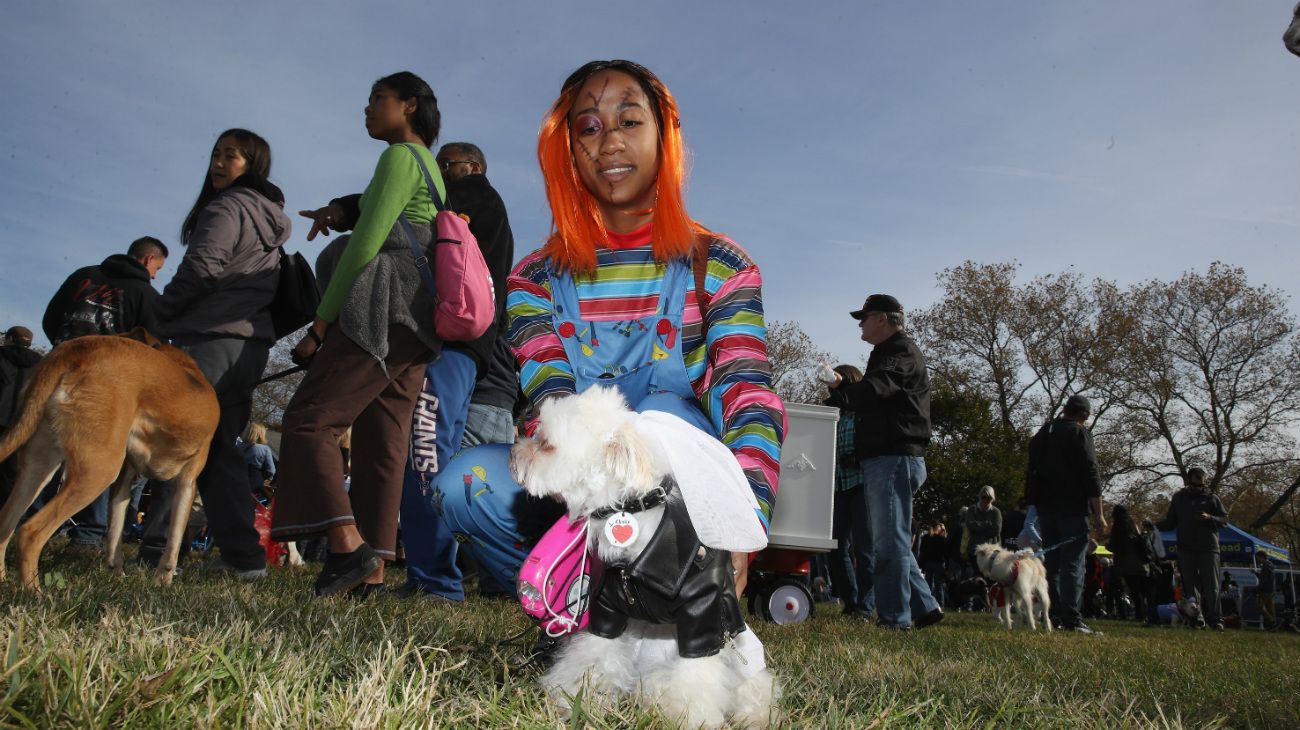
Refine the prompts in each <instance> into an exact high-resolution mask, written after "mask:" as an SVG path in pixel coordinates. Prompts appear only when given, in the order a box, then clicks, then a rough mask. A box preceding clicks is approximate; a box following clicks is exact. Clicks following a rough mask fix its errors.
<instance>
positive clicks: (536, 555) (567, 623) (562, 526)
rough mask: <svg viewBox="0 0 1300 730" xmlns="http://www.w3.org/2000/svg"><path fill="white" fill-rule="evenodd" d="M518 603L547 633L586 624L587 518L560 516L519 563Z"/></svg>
mask: <svg viewBox="0 0 1300 730" xmlns="http://www.w3.org/2000/svg"><path fill="white" fill-rule="evenodd" d="M517 587H518V589H519V603H520V605H522V606H523V607H524V613H526V614H528V615H529V616H530V617H532V619H533V620H534V621H536V622H537V625H538V626H540V627H541V628H542V630H543V631H545V632H546V633H547V635H549V636H552V637H558V636H563V635H564V634H568V633H571V632H573V631H578V630H581V629H583V628H585V627H586V625H587V607H588V605H589V604H588V591H589V590H590V589H591V564H590V561H589V560H588V557H587V521H586V520H585V519H579V520H577V521H575V522H573V523H570V522H569V518H568V517H567V516H565V517H561V518H560V519H559V521H557V522H556V523H555V524H554V525H552V526H551V529H549V530H547V531H546V534H545V535H543V536H542V539H541V540H538V541H537V545H536V546H535V547H534V548H533V550H532V552H530V553H529V554H528V557H527V558H525V559H524V563H523V565H521V566H520V567H519V584H518V586H517Z"/></svg>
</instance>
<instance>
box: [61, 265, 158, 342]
mask: <svg viewBox="0 0 1300 730" xmlns="http://www.w3.org/2000/svg"><path fill="white" fill-rule="evenodd" d="M157 300H158V292H157V291H156V290H155V289H154V288H153V284H151V283H150V280H149V271H148V269H146V268H145V267H144V264H142V263H140V262H139V261H136V260H135V259H133V258H131V257H130V256H127V255H126V254H120V253H118V254H113V255H112V256H109V257H108V258H106V259H104V263H102V264H100V265H99V266H87V267H85V268H81V269H77V270H76V271H74V272H72V276H69V277H68V278H67V279H66V280H65V281H64V282H63V286H60V287H59V290H58V291H57V292H56V293H55V294H54V298H53V299H51V300H50V303H49V306H47V307H46V308H45V316H44V317H43V318H42V319H41V329H43V330H45V336H46V337H48V338H50V342H51V343H53V344H56V345H57V344H58V343H60V342H63V341H65V340H70V339H72V338H73V337H81V336H82V335H113V334H117V333H119V332H129V331H131V330H132V329H133V328H135V327H144V328H145V329H147V330H149V331H150V332H154V333H156V332H157V326H158V322H157V320H156V319H155V315H154V304H155V303H156V302H157Z"/></svg>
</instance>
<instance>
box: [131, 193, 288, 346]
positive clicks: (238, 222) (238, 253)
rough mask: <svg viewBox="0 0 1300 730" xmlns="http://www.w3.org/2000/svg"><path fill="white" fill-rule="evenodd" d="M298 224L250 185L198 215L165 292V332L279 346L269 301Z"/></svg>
mask: <svg viewBox="0 0 1300 730" xmlns="http://www.w3.org/2000/svg"><path fill="white" fill-rule="evenodd" d="M291 229H292V224H291V223H290V221H289V216H287V215H285V214H284V210H283V209H282V208H281V206H280V205H278V204H276V203H274V202H272V201H271V200H269V199H268V198H266V197H265V196H264V195H262V194H261V193H259V192H257V191H256V190H253V189H252V188H248V187H242V186H240V187H231V188H228V189H226V190H225V191H223V192H222V193H221V194H220V195H218V196H217V197H216V198H214V199H213V200H212V202H210V203H208V204H207V205H206V206H205V207H204V208H203V210H202V211H201V212H200V213H199V216H198V221H197V223H196V225H195V227H194V231H193V233H191V234H190V237H189V242H188V245H187V247H186V249H185V257H184V258H183V259H181V264H180V266H179V267H177V269H176V275H175V276H173V277H172V280H171V281H170V282H169V283H168V284H167V287H166V288H165V289H163V293H162V298H161V299H159V301H158V307H157V314H158V319H159V321H160V322H161V330H162V333H163V334H164V335H165V336H167V337H171V338H174V339H179V340H182V341H183V340H185V339H188V338H194V337H196V336H198V337H203V336H209V337H210V336H220V337H243V338H247V339H253V340H264V341H266V342H273V341H274V340H275V334H274V331H273V329H272V327H271V313H270V306H271V300H272V299H274V298H275V289H276V284H277V283H278V280H279V271H280V247H281V246H282V245H283V244H284V242H285V241H287V240H289V232H290V230H291Z"/></svg>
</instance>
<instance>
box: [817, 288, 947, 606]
mask: <svg viewBox="0 0 1300 730" xmlns="http://www.w3.org/2000/svg"><path fill="white" fill-rule="evenodd" d="M849 315H850V316H852V317H853V318H854V319H856V320H858V326H859V327H861V329H862V339H863V340H864V341H866V342H869V343H871V344H872V345H873V346H874V348H873V349H872V350H871V356H870V357H869V358H868V359H867V369H866V372H865V373H863V376H862V380H860V381H858V382H856V383H845V382H843V381H842V380H841V378H840V376H839V374H838V373H836V372H835V371H834V370H831V369H830V368H829V367H827V368H824V370H823V372H822V373H820V374H819V375H820V377H821V379H822V381H823V382H825V383H826V384H827V386H828V387H829V388H830V389H831V398H830V402H831V403H832V404H833V405H837V406H839V407H842V408H849V409H851V410H853V411H856V412H857V414H858V421H857V428H856V430H855V432H854V445H855V447H856V449H857V454H858V457H859V458H861V459H862V476H863V483H864V487H865V488H864V489H863V495H864V497H865V498H866V500H867V517H868V519H869V520H870V523H871V539H872V550H873V552H874V553H875V556H874V557H875V575H874V576H873V578H874V588H875V591H876V612H877V614H878V615H879V623H880V625H881V626H883V627H886V628H892V629H910V628H911V627H912V626H913V625H915V626H916V627H917V628H924V627H925V626H929V625H931V624H935V623H938V622H939V621H941V620H943V611H942V610H941V609H940V608H939V604H938V602H936V601H935V600H934V596H933V595H931V593H930V588H929V586H928V585H927V584H926V582H925V577H924V576H923V575H922V574H921V569H920V567H918V566H917V564H916V558H915V557H913V555H912V550H911V544H912V532H911V531H912V496H913V495H914V494H915V493H916V491H917V490H918V489H920V488H921V485H922V484H924V483H925V458H924V456H925V447H926V446H927V445H929V443H930V377H929V375H928V374H927V373H926V371H925V356H923V355H922V354H921V351H920V349H918V348H917V346H916V343H915V342H913V341H912V338H910V337H908V336H907V335H906V334H905V333H904V332H903V305H901V304H899V303H898V300H897V299H895V298H894V297H892V296H890V295H888V294H872V295H871V296H869V297H867V301H866V303H865V304H863V305H862V309H859V310H857V311H855V312H849Z"/></svg>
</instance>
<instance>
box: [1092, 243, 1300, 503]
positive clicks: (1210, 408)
mask: <svg viewBox="0 0 1300 730" xmlns="http://www.w3.org/2000/svg"><path fill="white" fill-rule="evenodd" d="M1125 300H1126V301H1127V303H1128V306H1129V308H1130V312H1131V316H1132V318H1133V324H1134V327H1133V334H1132V336H1130V337H1128V338H1127V340H1126V346H1125V347H1124V348H1123V349H1122V350H1120V351H1119V352H1120V354H1121V356H1120V357H1119V358H1118V360H1117V362H1116V367H1115V368H1114V369H1113V370H1112V373H1111V377H1112V378H1113V379H1114V383H1115V386H1116V388H1115V390H1114V392H1113V393H1112V395H1113V396H1114V397H1115V398H1116V399H1117V401H1118V402H1119V403H1120V404H1121V406H1122V407H1123V408H1124V409H1125V410H1128V411H1130V412H1131V413H1133V414H1134V415H1136V416H1138V417H1137V418H1135V419H1133V420H1132V421H1131V427H1132V430H1131V432H1130V437H1131V438H1132V440H1133V442H1134V443H1135V444H1141V445H1143V446H1144V447H1145V448H1144V449H1142V451H1141V453H1136V454H1135V455H1134V457H1135V473H1138V474H1140V475H1141V484H1143V485H1155V484H1157V483H1159V482H1161V481H1163V480H1164V479H1165V478H1167V477H1179V478H1181V477H1182V476H1183V475H1185V474H1186V472H1187V469H1189V468H1191V467H1192V466H1202V467H1204V468H1205V469H1206V470H1207V471H1208V472H1210V474H1211V486H1212V488H1215V489H1224V490H1228V492H1232V491H1233V490H1237V489H1240V488H1242V487H1243V485H1245V484H1247V483H1248V482H1251V481H1257V480H1252V479H1249V478H1248V477H1250V475H1258V474H1259V473H1261V470H1263V473H1270V474H1273V475H1275V476H1276V475H1278V474H1286V473H1288V472H1289V471H1290V468H1291V467H1292V466H1294V465H1295V464H1296V463H1298V460H1297V458H1296V457H1295V455H1294V454H1295V440H1294V438H1293V437H1292V436H1291V429H1292V428H1293V427H1294V426H1295V425H1296V424H1297V423H1300V368H1297V367H1296V363H1297V362H1300V335H1297V331H1296V325H1295V320H1294V318H1293V317H1292V316H1291V315H1290V313H1289V312H1288V310H1287V307H1286V299H1285V297H1284V296H1283V295H1282V294H1280V293H1279V292H1277V291H1275V290H1273V289H1270V288H1268V287H1252V286H1251V285H1250V284H1249V282H1248V281H1247V279H1246V274H1245V272H1244V271H1243V270H1242V269H1240V268H1237V267H1231V266H1227V265H1225V264H1222V263H1214V264H1212V265H1211V266H1210V268H1209V270H1208V271H1206V272H1205V273H1197V272H1188V273H1185V274H1183V275H1182V276H1181V277H1180V278H1179V279H1178V280H1177V281H1174V282H1172V283H1165V282H1159V281H1149V282H1145V283H1143V284H1139V285H1136V286H1134V287H1132V288H1131V289H1130V290H1129V292H1128V294H1127V296H1126V297H1125ZM1281 487H1282V485H1278V487H1277V488H1275V489H1273V490H1272V491H1273V493H1274V494H1277V493H1281V492H1282V491H1283V490H1282V488H1281ZM1275 511H1276V510H1275Z"/></svg>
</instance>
